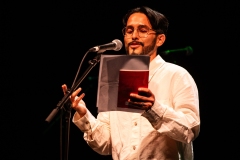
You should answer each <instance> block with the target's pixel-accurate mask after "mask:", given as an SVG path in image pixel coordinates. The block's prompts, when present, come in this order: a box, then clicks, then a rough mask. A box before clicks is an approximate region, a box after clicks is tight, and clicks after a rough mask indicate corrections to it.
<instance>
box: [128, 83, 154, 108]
mask: <svg viewBox="0 0 240 160" xmlns="http://www.w3.org/2000/svg"><path fill="white" fill-rule="evenodd" d="M154 101H155V96H154V94H153V93H152V92H151V90H149V89H148V88H139V89H138V94H134V93H131V94H130V99H129V100H128V102H129V105H130V106H135V108H140V109H145V110H147V109H149V108H151V107H152V106H153V104H154Z"/></svg>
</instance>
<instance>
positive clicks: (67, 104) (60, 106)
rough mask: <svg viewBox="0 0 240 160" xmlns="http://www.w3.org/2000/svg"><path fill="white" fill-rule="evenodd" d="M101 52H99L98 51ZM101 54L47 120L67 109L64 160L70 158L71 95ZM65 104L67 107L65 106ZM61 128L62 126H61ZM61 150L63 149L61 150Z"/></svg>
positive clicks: (91, 61) (90, 62) (49, 120)
mask: <svg viewBox="0 0 240 160" xmlns="http://www.w3.org/2000/svg"><path fill="white" fill-rule="evenodd" d="M98 53H99V52H98ZM100 56H101V54H97V56H95V57H94V58H93V59H92V60H90V61H89V62H88V63H89V64H90V65H89V67H88V68H87V69H86V71H85V72H84V73H83V75H82V76H81V77H80V79H79V80H78V81H77V82H76V83H75V84H74V85H73V86H72V88H71V89H70V90H68V91H67V92H66V94H65V95H64V97H63V98H62V99H61V101H59V102H58V104H57V107H56V108H55V109H53V110H52V112H51V113H50V114H49V115H48V117H47V118H46V120H45V121H47V122H51V120H52V119H53V118H54V117H55V116H56V114H57V113H58V111H59V110H62V109H65V110H66V113H65V121H66V130H65V150H64V152H65V154H64V155H65V156H64V160H68V152H69V133H70V118H71V109H72V108H71V102H70V99H69V97H70V95H71V94H72V93H73V92H74V91H75V90H76V89H77V88H78V86H79V85H80V84H81V83H82V81H83V80H84V79H85V77H86V76H87V75H88V73H89V72H90V71H91V70H92V68H93V67H94V66H96V64H97V63H98V62H99V61H100ZM64 106H65V107H64ZM60 128H61V127H60ZM60 152H61V151H60ZM60 159H62V153H61V155H60Z"/></svg>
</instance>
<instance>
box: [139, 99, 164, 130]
mask: <svg viewBox="0 0 240 160" xmlns="http://www.w3.org/2000/svg"><path fill="white" fill-rule="evenodd" d="M166 109H167V107H166V106H162V105H160V104H159V103H158V102H155V103H154V105H153V106H152V107H151V108H150V109H148V110H147V111H145V112H143V114H142V116H143V117H145V118H147V119H148V121H149V122H150V123H151V124H152V126H153V127H154V128H157V126H158V125H160V124H161V123H160V122H161V121H160V120H161V119H162V118H163V115H164V113H165V111H166Z"/></svg>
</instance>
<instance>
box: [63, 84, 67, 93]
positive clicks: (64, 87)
mask: <svg viewBox="0 0 240 160" xmlns="http://www.w3.org/2000/svg"><path fill="white" fill-rule="evenodd" d="M62 90H63V93H64V94H66V92H67V85H66V84H63V85H62Z"/></svg>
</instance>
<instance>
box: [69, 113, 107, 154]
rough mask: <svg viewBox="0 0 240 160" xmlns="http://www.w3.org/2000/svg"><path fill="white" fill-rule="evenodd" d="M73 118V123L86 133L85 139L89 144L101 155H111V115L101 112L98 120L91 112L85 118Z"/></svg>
mask: <svg viewBox="0 0 240 160" xmlns="http://www.w3.org/2000/svg"><path fill="white" fill-rule="evenodd" d="M76 114H78V113H77V112H76V113H75V114H74V116H73V123H74V124H75V125H76V126H77V127H78V128H79V129H80V130H81V131H82V132H83V133H84V135H83V138H84V140H85V141H86V142H87V144H88V145H89V146H90V147H91V148H92V149H93V150H94V151H96V152H97V153H99V154H101V155H110V154H111V150H112V146H111V143H110V142H111V140H110V127H109V113H107V112H100V113H99V114H98V119H96V118H95V117H94V116H93V115H92V114H91V113H90V111H89V110H87V113H86V114H85V116H83V117H82V118H80V119H76V117H77V116H76Z"/></svg>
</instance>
